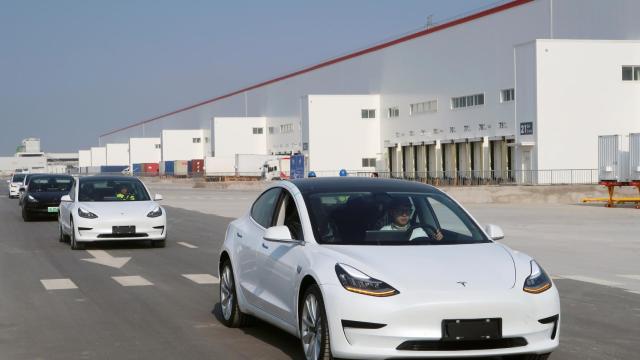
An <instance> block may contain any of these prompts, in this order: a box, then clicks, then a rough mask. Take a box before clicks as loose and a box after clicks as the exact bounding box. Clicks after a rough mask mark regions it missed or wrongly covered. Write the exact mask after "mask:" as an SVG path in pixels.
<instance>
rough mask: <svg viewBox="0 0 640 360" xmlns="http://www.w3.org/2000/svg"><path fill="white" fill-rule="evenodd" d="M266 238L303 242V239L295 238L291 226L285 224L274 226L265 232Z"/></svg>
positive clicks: (275, 240)
mask: <svg viewBox="0 0 640 360" xmlns="http://www.w3.org/2000/svg"><path fill="white" fill-rule="evenodd" d="M263 238H264V239H265V240H267V241H271V242H279V243H298V244H300V243H302V241H301V240H294V239H293V238H292V237H291V232H290V231H289V228H288V227H286V226H284V225H279V226H272V227H270V228H268V229H267V231H265V233H264V237H263Z"/></svg>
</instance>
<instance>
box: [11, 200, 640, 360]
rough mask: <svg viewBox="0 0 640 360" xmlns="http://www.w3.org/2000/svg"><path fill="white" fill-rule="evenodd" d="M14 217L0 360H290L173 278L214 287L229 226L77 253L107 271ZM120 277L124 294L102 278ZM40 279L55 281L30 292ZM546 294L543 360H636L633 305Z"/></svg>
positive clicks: (572, 290) (282, 344) (564, 284)
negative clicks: (550, 323) (558, 314)
mask: <svg viewBox="0 0 640 360" xmlns="http://www.w3.org/2000/svg"><path fill="white" fill-rule="evenodd" d="M18 210H19V208H18V207H17V205H16V201H15V200H12V199H8V198H6V197H0V359H1V360H5V359H8V360H13V359H16V360H21V359H65V360H66V359H154V360H157V359H183V360H187V359H301V358H302V354H301V352H300V351H299V349H298V347H299V346H298V340H297V339H295V338H294V337H292V336H290V335H288V334H286V333H285V332H283V331H280V330H278V329H276V328H274V327H272V326H270V325H268V324H265V323H262V322H258V323H256V324H255V325H253V326H252V327H249V328H246V329H242V330H238V329H228V328H226V327H224V326H223V325H222V324H221V323H220V322H219V321H218V319H217V317H216V313H217V312H216V311H215V310H214V309H217V307H216V304H217V303H218V294H217V291H218V290H217V288H218V285H217V284H215V283H213V284H212V283H209V284H199V283H197V282H195V281H193V280H190V279H189V278H188V277H185V275H188V276H189V277H191V278H193V279H196V280H199V281H205V282H207V280H211V279H212V278H211V276H215V275H216V273H217V272H216V256H217V252H218V249H219V246H220V244H221V242H222V239H223V236H224V232H225V228H226V224H227V223H228V222H229V220H230V219H229V218H225V217H221V216H217V215H212V214H204V213H201V212H195V211H189V210H185V209H180V208H172V207H169V208H168V211H167V212H168V216H169V237H170V239H169V241H168V243H167V247H166V248H164V249H153V248H148V247H146V245H145V244H131V245H125V244H117V243H116V244H105V245H101V246H99V247H90V248H89V249H88V250H91V251H93V255H95V254H97V253H96V252H95V250H104V251H106V252H107V254H108V255H109V256H113V257H131V260H129V261H128V262H127V263H126V264H125V265H124V266H122V267H121V268H112V267H108V266H105V265H100V264H96V263H92V262H87V261H83V259H89V258H92V257H93V255H92V254H91V253H89V252H87V251H72V250H70V249H69V246H68V245H67V244H64V243H59V242H58V240H57V223H56V222H55V221H47V220H43V221H35V222H29V223H24V222H23V221H22V219H21V217H20V214H19V211H18ZM180 243H182V244H180ZM603 256H606V254H603ZM207 275H209V276H207ZM122 276H129V277H131V278H126V279H124V280H128V282H125V283H127V284H129V285H132V286H123V285H121V284H120V283H119V282H118V281H116V280H115V279H114V278H113V277H122ZM51 279H66V281H60V282H57V283H56V282H54V283H51V282H46V281H45V282H43V281H42V280H51ZM118 279H119V280H120V281H124V280H123V279H121V278H118ZM213 280H216V279H213ZM45 284H46V285H47V286H49V287H50V288H51V286H54V287H55V285H60V286H62V287H65V286H71V287H74V288H71V289H60V290H47V288H46V287H45ZM556 284H557V286H558V288H559V290H560V294H561V298H562V308H563V314H562V315H563V318H562V326H563V328H562V333H561V347H560V348H559V349H558V351H556V352H555V353H554V355H553V356H552V358H553V359H563V360H573V359H580V360H589V359H593V360H596V359H597V360H602V359H621V360H631V359H638V358H640V295H639V294H635V293H632V292H629V291H625V290H624V289H620V288H616V287H612V286H604V285H597V284H593V283H589V282H583V281H575V280H569V279H559V280H556Z"/></svg>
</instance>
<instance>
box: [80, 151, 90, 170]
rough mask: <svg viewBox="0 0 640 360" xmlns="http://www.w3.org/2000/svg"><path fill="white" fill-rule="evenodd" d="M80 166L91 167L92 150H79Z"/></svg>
mask: <svg viewBox="0 0 640 360" xmlns="http://www.w3.org/2000/svg"><path fill="white" fill-rule="evenodd" d="M78 166H79V167H81V168H83V167H89V166H92V165H91V150H80V151H78Z"/></svg>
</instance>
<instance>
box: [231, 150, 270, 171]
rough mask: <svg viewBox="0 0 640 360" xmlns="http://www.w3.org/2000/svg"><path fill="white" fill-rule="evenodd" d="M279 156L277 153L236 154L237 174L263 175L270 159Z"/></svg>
mask: <svg viewBox="0 0 640 360" xmlns="http://www.w3.org/2000/svg"><path fill="white" fill-rule="evenodd" d="M277 158H278V157H277V156H275V155H261V154H236V165H235V168H236V175H238V176H263V175H264V173H265V164H266V163H267V162H268V161H269V160H273V159H277Z"/></svg>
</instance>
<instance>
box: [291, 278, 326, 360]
mask: <svg viewBox="0 0 640 360" xmlns="http://www.w3.org/2000/svg"><path fill="white" fill-rule="evenodd" d="M302 299H303V300H302V303H301V306H300V313H299V314H298V315H299V316H298V319H299V321H298V323H299V324H298V327H299V330H300V343H301V345H302V352H303V353H304V356H305V359H306V360H331V359H333V356H332V355H331V339H330V337H329V326H328V323H327V314H326V312H325V309H324V300H323V299H322V293H321V292H320V288H319V287H318V285H316V284H313V285H311V286H309V287H308V288H307V290H306V291H305V292H304V295H303V296H302Z"/></svg>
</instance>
